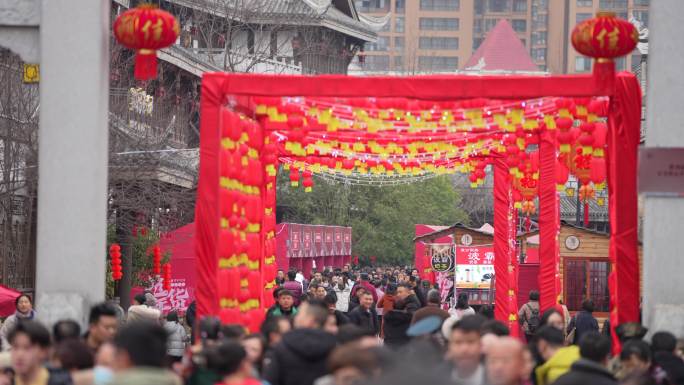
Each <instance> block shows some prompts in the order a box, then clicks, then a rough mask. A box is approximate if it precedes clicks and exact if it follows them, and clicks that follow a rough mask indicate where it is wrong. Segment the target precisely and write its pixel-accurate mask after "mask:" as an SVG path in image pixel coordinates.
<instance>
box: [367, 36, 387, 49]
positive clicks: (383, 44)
mask: <svg viewBox="0 0 684 385" xmlns="http://www.w3.org/2000/svg"><path fill="white" fill-rule="evenodd" d="M389 42H390V38H389V37H387V36H379V37H378V40H377V41H376V42H374V43H366V46H365V47H364V48H365V49H366V51H387V48H389Z"/></svg>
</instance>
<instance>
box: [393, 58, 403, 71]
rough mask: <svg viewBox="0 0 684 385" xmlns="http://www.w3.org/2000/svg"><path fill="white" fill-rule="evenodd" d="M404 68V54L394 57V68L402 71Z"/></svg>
mask: <svg viewBox="0 0 684 385" xmlns="http://www.w3.org/2000/svg"><path fill="white" fill-rule="evenodd" d="M403 69H404V57H403V56H395V57H394V70H395V71H402V70H403Z"/></svg>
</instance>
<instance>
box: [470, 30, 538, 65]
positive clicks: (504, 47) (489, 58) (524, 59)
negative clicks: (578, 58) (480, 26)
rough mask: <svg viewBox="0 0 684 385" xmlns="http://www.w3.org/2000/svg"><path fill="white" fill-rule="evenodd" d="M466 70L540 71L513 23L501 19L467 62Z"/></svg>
mask: <svg viewBox="0 0 684 385" xmlns="http://www.w3.org/2000/svg"><path fill="white" fill-rule="evenodd" d="M465 70H466V71H468V70H477V71H525V72H539V71H540V70H539V67H537V65H536V64H534V61H533V60H532V58H531V57H530V54H529V53H528V52H527V50H525V46H524V45H523V43H522V41H520V39H519V38H518V36H517V35H516V33H515V31H514V30H513V27H511V24H510V23H509V22H508V21H506V20H505V19H501V20H500V21H499V22H498V23H497V24H496V26H495V27H494V28H493V29H492V30H491V31H489V33H488V34H487V37H486V38H485V40H484V41H483V42H482V44H480V47H479V48H478V49H477V51H475V53H474V54H473V56H471V57H470V59H468V62H466V65H465Z"/></svg>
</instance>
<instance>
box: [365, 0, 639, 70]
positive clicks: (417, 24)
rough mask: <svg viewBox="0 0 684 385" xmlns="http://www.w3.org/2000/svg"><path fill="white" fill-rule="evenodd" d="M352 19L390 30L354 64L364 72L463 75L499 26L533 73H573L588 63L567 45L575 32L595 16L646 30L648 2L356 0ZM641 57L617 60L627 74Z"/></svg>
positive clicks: (603, 0) (591, 0)
mask: <svg viewBox="0 0 684 385" xmlns="http://www.w3.org/2000/svg"><path fill="white" fill-rule="evenodd" d="M355 3H356V8H357V10H358V11H359V12H362V13H366V14H371V15H375V16H381V15H386V14H388V13H389V14H391V19H390V22H388V23H387V24H386V25H385V27H384V29H383V30H382V31H380V32H379V34H378V35H379V38H378V41H377V42H375V43H371V44H366V46H365V49H364V52H362V54H361V56H360V57H359V59H358V62H359V63H358V64H360V65H361V67H362V68H363V70H364V71H366V72H386V71H392V72H394V73H408V74H410V73H426V72H449V71H455V70H457V69H464V66H465V63H466V62H467V61H468V58H469V57H470V56H471V55H472V54H473V52H475V50H476V49H477V48H478V47H479V45H480V44H481V43H482V41H483V40H484V38H485V36H486V34H487V33H488V32H489V31H491V30H492V28H494V26H495V25H496V24H497V22H498V21H499V20H501V19H506V20H507V21H508V22H509V23H510V24H511V26H512V27H513V30H514V31H515V32H516V34H517V36H518V38H520V40H521V41H522V42H523V44H524V46H525V48H526V50H527V51H528V52H529V53H530V56H531V57H532V59H533V60H534V62H535V64H537V66H538V67H539V69H540V70H546V71H549V72H552V73H577V72H588V71H590V70H591V61H590V60H589V59H587V58H583V57H581V56H580V55H578V54H577V53H576V52H575V51H574V49H573V48H572V45H571V44H570V34H571V33H572V29H573V28H574V26H575V25H576V24H577V23H579V22H581V21H583V20H586V19H588V18H590V17H592V16H593V15H595V14H596V12H598V11H599V10H605V11H612V12H615V13H616V14H617V15H618V16H620V17H623V18H626V19H629V18H630V17H631V16H634V17H635V18H636V19H638V20H640V21H641V22H642V23H643V24H644V25H645V26H648V5H649V0H356V1H355ZM639 60H640V55H639V54H638V52H635V53H634V55H632V56H631V57H627V58H623V59H621V60H619V61H618V62H617V63H616V64H617V68H618V70H621V69H627V68H632V64H633V63H638V62H639Z"/></svg>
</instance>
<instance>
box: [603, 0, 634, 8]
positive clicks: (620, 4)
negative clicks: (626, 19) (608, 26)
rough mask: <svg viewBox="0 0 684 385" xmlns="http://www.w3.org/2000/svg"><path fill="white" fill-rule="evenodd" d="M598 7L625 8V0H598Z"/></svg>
mask: <svg viewBox="0 0 684 385" xmlns="http://www.w3.org/2000/svg"><path fill="white" fill-rule="evenodd" d="M599 8H601V9H619V8H627V0H600V1H599Z"/></svg>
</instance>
